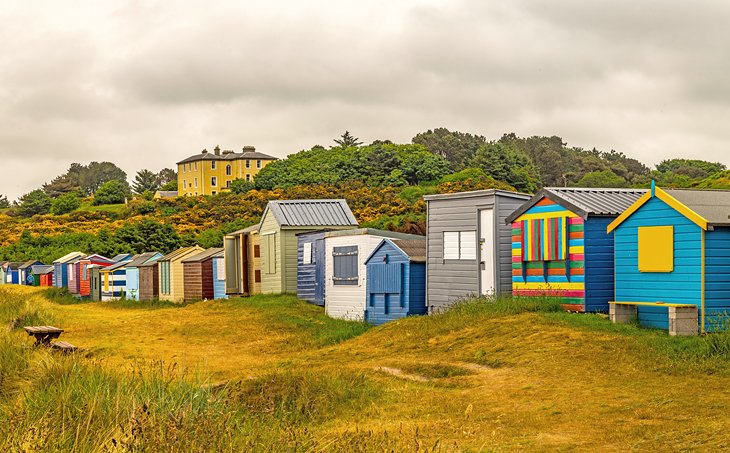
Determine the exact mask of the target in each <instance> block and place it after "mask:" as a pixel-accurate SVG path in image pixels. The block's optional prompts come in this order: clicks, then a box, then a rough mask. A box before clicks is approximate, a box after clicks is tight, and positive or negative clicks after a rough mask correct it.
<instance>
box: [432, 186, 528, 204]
mask: <svg viewBox="0 0 730 453" xmlns="http://www.w3.org/2000/svg"><path fill="white" fill-rule="evenodd" d="M493 195H497V196H503V197H510V198H517V199H518V200H528V199H529V198H530V194H527V193H521V192H511V191H509V190H500V189H487V190H472V191H469V192H456V193H438V194H433V195H424V196H423V199H424V200H425V201H433V200H453V199H458V198H479V197H487V196H493Z"/></svg>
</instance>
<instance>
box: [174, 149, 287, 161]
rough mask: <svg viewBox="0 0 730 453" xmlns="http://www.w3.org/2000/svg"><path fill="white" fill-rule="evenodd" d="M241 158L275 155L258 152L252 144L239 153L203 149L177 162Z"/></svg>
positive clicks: (263, 157)
mask: <svg viewBox="0 0 730 453" xmlns="http://www.w3.org/2000/svg"><path fill="white" fill-rule="evenodd" d="M243 159H257V160H258V159H260V160H276V157H274V156H269V155H268V154H264V153H260V152H258V151H256V148H254V147H253V146H245V147H244V148H243V150H242V152H240V153H234V152H233V151H223V152H222V153H219V154H216V152H212V153H211V152H208V151H207V150H203V152H202V153H198V154H195V155H193V156H190V157H188V158H187V159H183V160H181V161H180V162H178V163H177V164H178V165H180V164H186V163H188V162H196V161H201V160H224V161H226V160H227V161H231V160H243Z"/></svg>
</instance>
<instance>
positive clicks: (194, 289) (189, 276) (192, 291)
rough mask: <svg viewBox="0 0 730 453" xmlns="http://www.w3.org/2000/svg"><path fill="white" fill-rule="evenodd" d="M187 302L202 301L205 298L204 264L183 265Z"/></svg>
mask: <svg viewBox="0 0 730 453" xmlns="http://www.w3.org/2000/svg"><path fill="white" fill-rule="evenodd" d="M183 270H184V277H183V278H184V279H185V285H184V291H185V293H184V294H185V297H184V300H185V302H193V301H196V300H202V299H203V298H204V297H203V266H202V263H183Z"/></svg>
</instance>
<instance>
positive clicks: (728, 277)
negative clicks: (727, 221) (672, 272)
mask: <svg viewBox="0 0 730 453" xmlns="http://www.w3.org/2000/svg"><path fill="white" fill-rule="evenodd" d="M728 316H730V228H728V227H715V230H714V231H707V232H706V233H705V329H706V330H709V331H712V330H716V329H717V327H724V328H728V327H730V326H728V325H726V323H727V322H728V321H729V320H728V319H727V318H728ZM723 324H724V325H723Z"/></svg>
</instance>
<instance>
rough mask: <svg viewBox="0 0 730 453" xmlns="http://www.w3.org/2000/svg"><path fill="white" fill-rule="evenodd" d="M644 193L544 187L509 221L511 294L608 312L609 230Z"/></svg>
mask: <svg viewBox="0 0 730 453" xmlns="http://www.w3.org/2000/svg"><path fill="white" fill-rule="evenodd" d="M644 193H646V190H645V189H593V188H589V189H581V188H562V187H560V188H545V189H542V190H540V191H539V192H538V193H537V194H535V196H534V197H532V198H531V199H530V200H529V201H527V202H526V203H525V204H523V205H522V206H520V207H519V208H518V209H517V210H516V211H515V212H514V213H512V214H511V215H510V216H509V217H507V220H506V222H507V224H509V225H510V226H511V228H512V294H514V295H515V296H524V297H550V298H553V297H554V298H557V299H559V300H560V302H561V303H562V304H563V308H565V309H567V310H571V311H579V312H607V311H608V302H609V301H610V300H613V283H614V281H613V266H614V254H613V239H614V238H613V235H608V234H606V227H607V226H608V224H609V223H611V222H612V221H613V220H614V219H615V218H616V217H618V216H619V215H620V214H621V213H622V212H624V211H625V210H626V209H628V207H629V206H631V205H632V204H633V203H634V202H636V200H638V199H639V198H640V197H641V196H642V195H643V194H644Z"/></svg>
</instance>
